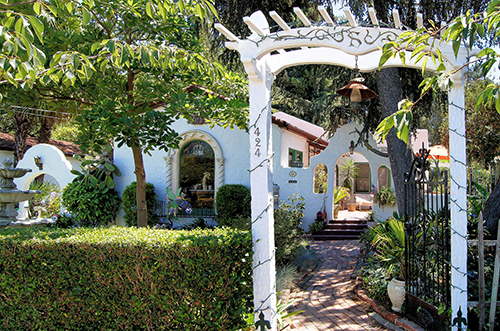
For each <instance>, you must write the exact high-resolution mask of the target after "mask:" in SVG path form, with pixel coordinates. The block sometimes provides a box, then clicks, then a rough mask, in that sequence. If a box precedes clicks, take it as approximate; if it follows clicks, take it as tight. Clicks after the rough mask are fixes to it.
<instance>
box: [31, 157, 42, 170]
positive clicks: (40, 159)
mask: <svg viewBox="0 0 500 331" xmlns="http://www.w3.org/2000/svg"><path fill="white" fill-rule="evenodd" d="M33 159H34V160H35V164H36V166H37V167H38V169H39V170H43V162H42V158H41V157H40V156H38V155H37V156H35V157H34V158H33Z"/></svg>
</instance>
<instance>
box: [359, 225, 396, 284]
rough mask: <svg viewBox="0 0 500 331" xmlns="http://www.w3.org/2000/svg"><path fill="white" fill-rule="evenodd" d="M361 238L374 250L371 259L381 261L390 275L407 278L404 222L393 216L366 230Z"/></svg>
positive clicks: (381, 264)
mask: <svg viewBox="0 0 500 331" xmlns="http://www.w3.org/2000/svg"><path fill="white" fill-rule="evenodd" d="M361 240H362V241H364V242H366V243H368V244H369V245H370V246H371V249H372V250H373V251H374V255H373V256H371V257H370V259H369V260H371V261H372V262H376V263H379V264H380V266H381V267H382V268H383V269H384V272H385V273H386V274H387V275H388V277H400V278H401V279H405V232H404V222H403V221H401V220H398V219H397V218H394V217H391V218H389V219H388V220H387V221H385V222H380V223H378V224H376V225H374V226H373V227H371V228H369V229H368V231H367V232H365V233H364V234H363V235H362V237H361Z"/></svg>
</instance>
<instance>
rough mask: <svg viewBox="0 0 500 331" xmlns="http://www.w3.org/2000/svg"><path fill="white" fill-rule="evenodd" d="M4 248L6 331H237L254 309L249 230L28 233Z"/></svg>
mask: <svg viewBox="0 0 500 331" xmlns="http://www.w3.org/2000/svg"><path fill="white" fill-rule="evenodd" d="M0 243H1V245H0V269H1V270H2V274H1V275H0V279H1V281H0V293H2V294H3V295H4V298H8V299H6V300H0V329H2V330H6V331H9V330H54V331H55V330H239V329H242V328H244V327H245V326H246V323H245V321H243V317H244V314H245V313H247V312H251V311H252V308H253V305H252V285H251V284H252V258H251V255H252V239H251V235H250V234H249V233H248V232H242V231H237V230H231V229H217V230H205V231H202V230H195V231H190V232H188V231H168V230H167V231H159V230H152V229H143V228H141V229H136V228H125V227H111V228H100V229H96V228H93V229H89V228H74V229H48V228H40V229H33V228H29V229H9V230H0ZM34 307H36V309H35V308H34Z"/></svg>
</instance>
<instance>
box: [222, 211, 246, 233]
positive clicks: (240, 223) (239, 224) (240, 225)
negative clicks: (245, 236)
mask: <svg viewBox="0 0 500 331" xmlns="http://www.w3.org/2000/svg"><path fill="white" fill-rule="evenodd" d="M217 225H218V226H227V227H230V228H233V229H238V230H243V231H250V230H251V229H252V224H251V219H250V217H244V216H241V215H240V216H236V217H233V218H230V219H227V220H224V221H223V222H222V224H221V223H220V220H217Z"/></svg>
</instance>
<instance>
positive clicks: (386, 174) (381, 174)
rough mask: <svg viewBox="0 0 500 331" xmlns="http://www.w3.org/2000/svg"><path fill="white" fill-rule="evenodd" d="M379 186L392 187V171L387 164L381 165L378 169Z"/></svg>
mask: <svg viewBox="0 0 500 331" xmlns="http://www.w3.org/2000/svg"><path fill="white" fill-rule="evenodd" d="M377 178H378V188H379V189H380V188H382V187H384V186H387V187H391V171H390V170H389V168H387V167H386V166H380V167H379V168H378V171H377Z"/></svg>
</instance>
